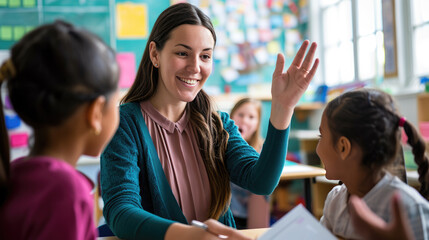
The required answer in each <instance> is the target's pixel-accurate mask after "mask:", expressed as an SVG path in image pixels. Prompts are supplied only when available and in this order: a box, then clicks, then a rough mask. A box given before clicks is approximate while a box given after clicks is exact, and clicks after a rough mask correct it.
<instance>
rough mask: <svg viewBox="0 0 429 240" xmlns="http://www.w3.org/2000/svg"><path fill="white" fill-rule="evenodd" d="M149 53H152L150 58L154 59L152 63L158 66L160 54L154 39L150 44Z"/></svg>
mask: <svg viewBox="0 0 429 240" xmlns="http://www.w3.org/2000/svg"><path fill="white" fill-rule="evenodd" d="M149 55H150V60H151V61H152V64H153V65H154V66H155V67H158V66H159V55H158V50H157V49H156V43H155V42H154V41H152V42H150V44H149Z"/></svg>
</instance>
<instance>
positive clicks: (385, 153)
mask: <svg viewBox="0 0 429 240" xmlns="http://www.w3.org/2000/svg"><path fill="white" fill-rule="evenodd" d="M325 112H326V117H327V119H328V126H329V129H330V130H331V132H332V134H333V136H334V138H333V141H334V142H336V141H337V140H338V138H339V136H345V137H347V138H348V139H350V140H351V141H353V142H356V143H357V144H358V145H359V146H360V147H361V149H362V151H363V159H362V164H363V165H364V166H366V167H368V168H369V169H371V170H376V169H380V168H382V167H386V166H389V164H391V163H392V161H393V160H395V157H397V154H398V152H399V151H398V148H400V144H401V143H400V139H401V130H400V126H399V125H400V124H399V123H400V121H401V122H403V124H402V123H401V125H403V128H404V131H405V133H406V134H407V137H408V144H409V145H410V146H411V147H412V151H413V155H414V161H415V162H416V163H417V165H418V173H419V182H420V183H421V188H420V194H421V195H422V196H423V197H425V198H428V197H429V186H428V181H429V173H428V165H429V161H428V158H427V156H425V143H424V141H423V139H422V137H421V136H420V135H419V133H418V132H417V130H416V129H415V127H414V126H413V125H412V124H411V123H410V122H408V121H406V120H404V119H401V116H400V115H399V112H398V111H397V108H396V105H395V102H394V101H393V98H392V97H391V96H390V95H389V94H387V93H385V92H382V91H379V90H375V89H365V88H364V89H359V90H355V91H351V92H347V93H344V94H342V95H340V96H339V97H337V98H335V99H334V100H332V101H331V102H329V104H328V105H327V106H326V109H325Z"/></svg>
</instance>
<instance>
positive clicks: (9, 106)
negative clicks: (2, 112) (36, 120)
mask: <svg viewBox="0 0 429 240" xmlns="http://www.w3.org/2000/svg"><path fill="white" fill-rule="evenodd" d="M4 107H5V108H6V109H10V110H13V106H12V103H11V102H10V98H9V96H8V95H6V96H5V97H4Z"/></svg>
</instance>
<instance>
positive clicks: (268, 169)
mask: <svg viewBox="0 0 429 240" xmlns="http://www.w3.org/2000/svg"><path fill="white" fill-rule="evenodd" d="M215 44H216V34H215V32H214V29H213V26H212V24H211V21H210V19H209V18H208V17H207V16H206V15H205V14H204V13H203V12H202V11H201V10H199V9H198V8H197V7H195V6H193V5H191V4H188V3H180V4H176V5H173V6H171V7H169V8H168V9H166V10H165V11H164V12H162V13H161V15H160V16H159V17H158V19H157V20H156V22H155V24H154V26H153V29H152V32H151V34H150V36H149V39H148V43H147V45H146V48H145V50H144V53H143V57H142V60H141V63H140V67H139V70H138V73H137V76H136V79H135V81H134V84H133V86H132V87H131V88H130V90H129V92H128V93H127V94H126V95H125V97H124V98H123V99H122V103H123V104H122V105H121V108H120V109H121V110H120V116H121V118H120V124H119V125H120V126H119V129H118V131H117V132H116V135H115V136H114V138H113V139H112V141H111V142H110V143H109V145H108V146H107V148H106V150H105V151H104V153H103V154H102V156H101V188H102V197H103V200H104V202H105V206H104V216H105V218H106V220H107V223H108V225H109V227H110V228H111V229H112V230H113V232H114V233H115V234H116V235H117V236H118V237H120V238H124V239H166V240H169V239H179V240H180V239H217V236H218V235H226V236H228V239H232V240H233V239H248V238H247V237H245V236H243V235H242V234H240V233H239V232H238V231H237V230H235V229H233V228H231V227H235V222H234V219H233V216H232V213H231V210H230V209H229V200H230V196H231V190H230V182H233V183H234V184H236V185H238V186H240V187H242V188H244V189H247V190H249V191H251V192H253V193H256V194H260V195H269V194H270V193H271V192H272V191H273V190H274V188H275V187H276V186H277V183H278V181H279V178H280V175H281V172H282V169H283V165H284V159H285V157H286V149H287V139H288V135H289V123H290V120H291V117H292V114H293V109H294V107H295V105H296V103H297V102H298V100H299V99H300V98H301V96H302V94H303V93H304V91H305V90H306V89H307V87H308V85H309V83H310V80H311V79H312V77H313V76H314V74H315V72H316V69H317V66H318V60H316V61H315V62H314V63H313V57H314V54H315V51H316V44H315V43H313V44H312V45H311V47H310V49H309V51H308V54H307V56H306V57H305V52H306V49H307V47H308V46H309V45H310V43H309V41H304V43H303V45H302V47H301V48H300V50H299V51H298V53H297V56H296V57H295V59H294V61H293V63H292V66H291V67H290V68H289V69H288V70H287V72H285V73H284V72H283V67H284V64H285V59H284V56H283V55H282V54H279V55H278V59H277V64H276V68H275V71H274V73H273V84H272V85H273V89H272V104H271V105H272V109H271V117H270V123H269V126H268V133H267V137H266V141H265V146H264V148H263V149H262V150H261V155H259V154H258V152H257V151H255V149H254V148H252V147H251V146H249V144H247V142H246V141H245V140H244V139H243V138H242V136H241V134H240V132H239V131H238V128H237V126H236V125H235V124H234V122H233V121H232V120H231V119H230V118H229V116H228V114H226V113H223V112H218V111H216V110H215V109H214V105H213V103H212V102H211V100H210V98H209V96H208V95H207V94H206V93H205V92H204V91H203V90H202V87H203V85H204V84H205V82H206V81H207V79H208V77H209V76H210V74H211V71H212V54H213V50H214V47H215ZM304 57H305V58H304ZM211 218H212V219H211ZM208 219H211V220H208ZM213 219H215V220H213ZM192 220H199V221H203V222H204V223H206V224H207V225H208V229H207V231H205V230H202V229H200V228H198V227H195V226H190V225H188V223H190V222H191V221H192ZM216 220H217V221H216Z"/></svg>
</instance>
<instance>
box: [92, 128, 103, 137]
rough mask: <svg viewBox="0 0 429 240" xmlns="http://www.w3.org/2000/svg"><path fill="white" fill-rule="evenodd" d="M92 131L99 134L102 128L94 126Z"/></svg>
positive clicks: (96, 134)
mask: <svg viewBox="0 0 429 240" xmlns="http://www.w3.org/2000/svg"><path fill="white" fill-rule="evenodd" d="M92 131H94V135H95V136H98V135H100V133H101V129H99V128H93V129H92Z"/></svg>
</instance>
